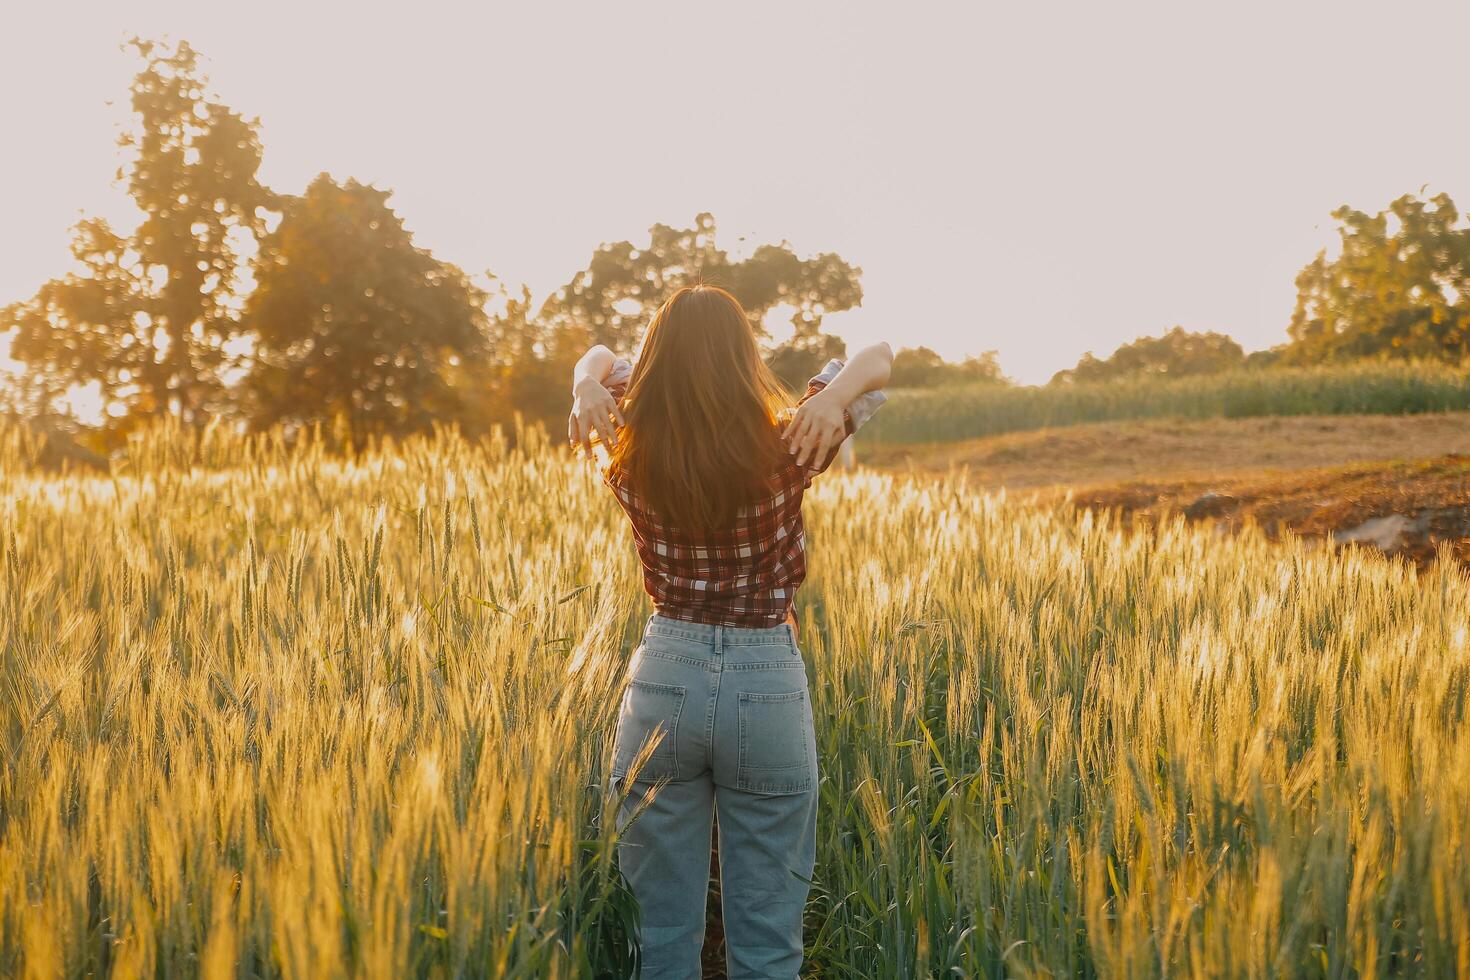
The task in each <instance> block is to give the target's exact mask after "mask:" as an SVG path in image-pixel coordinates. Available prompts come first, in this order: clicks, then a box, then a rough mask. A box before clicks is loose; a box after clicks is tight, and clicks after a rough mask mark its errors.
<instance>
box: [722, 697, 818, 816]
mask: <svg viewBox="0 0 1470 980" xmlns="http://www.w3.org/2000/svg"><path fill="white" fill-rule="evenodd" d="M739 713H740V758H739V771H738V772H737V773H736V775H735V784H736V786H737V787H738V788H739V789H741V790H744V791H745V792H748V793H770V794H780V793H805V792H807V791H808V790H810V789H811V788H812V783H813V781H814V779H815V775H816V760H815V759H813V758H812V754H811V748H810V742H811V737H810V732H809V731H808V728H809V727H810V722H809V718H810V711H809V709H808V707H807V703H806V691H790V692H788V693H782V694H765V693H760V692H756V691H743V692H741V694H740V701H739Z"/></svg>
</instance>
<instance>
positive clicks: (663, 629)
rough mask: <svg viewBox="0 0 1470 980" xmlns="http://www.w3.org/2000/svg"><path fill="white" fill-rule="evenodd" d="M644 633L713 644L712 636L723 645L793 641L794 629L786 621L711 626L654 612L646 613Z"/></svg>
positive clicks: (750, 644)
mask: <svg viewBox="0 0 1470 980" xmlns="http://www.w3.org/2000/svg"><path fill="white" fill-rule="evenodd" d="M644 632H645V633H649V634H653V635H655V636H677V637H679V638H680V639H684V640H694V641H695V642H697V643H708V644H711V645H713V644H714V642H715V638H716V637H719V641H720V643H721V644H722V645H724V646H763V645H765V644H769V643H784V642H786V641H787V640H791V641H793V642H794V641H795V640H796V633H795V632H794V631H793V630H792V629H791V626H790V624H789V623H782V624H780V625H779V626H714V625H712V624H710V623H694V622H690V621H688V620H683V619H670V618H669V617H667V616H660V615H659V614H658V613H654V614H653V615H652V616H649V617H648V627H647V629H646V630H645V631H644Z"/></svg>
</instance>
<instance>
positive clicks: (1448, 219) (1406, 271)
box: [1285, 194, 1470, 363]
mask: <svg viewBox="0 0 1470 980" xmlns="http://www.w3.org/2000/svg"><path fill="white" fill-rule="evenodd" d="M1332 216H1333V217H1334V218H1336V219H1337V221H1338V222H1339V224H1340V228H1339V230H1338V233H1339V236H1340V237H1341V240H1342V253H1341V255H1339V256H1338V257H1337V258H1334V259H1330V260H1329V259H1328V258H1327V255H1326V253H1325V252H1323V253H1319V254H1318V255H1317V258H1316V259H1315V260H1313V261H1312V263H1311V264H1310V265H1308V266H1307V267H1306V268H1305V269H1303V270H1302V271H1301V274H1300V275H1298V276H1297V279H1296V285H1297V302H1296V310H1295V311H1294V312H1293V314H1292V317H1291V326H1290V328H1289V330H1288V332H1289V333H1290V335H1291V344H1290V345H1289V346H1288V347H1287V349H1286V352H1285V353H1286V358H1287V359H1288V360H1290V361H1292V362H1295V363H1315V362H1319V361H1328V360H1350V359H1355V358H1363V357H1391V358H1428V359H1433V360H1445V361H1453V362H1458V361H1462V360H1464V359H1465V358H1466V356H1467V355H1470V228H1466V227H1464V226H1463V225H1462V224H1461V215H1460V213H1459V212H1458V211H1457V210H1456V209H1455V204H1454V202H1453V201H1451V200H1450V198H1449V197H1448V196H1447V195H1444V194H1440V195H1438V196H1436V197H1432V198H1430V199H1429V200H1427V201H1424V200H1420V199H1419V198H1418V197H1416V196H1414V195H1412V194H1407V195H1405V196H1403V197H1401V198H1399V199H1398V200H1396V201H1394V202H1393V203H1392V204H1390V205H1389V207H1388V210H1387V211H1380V212H1378V213H1377V214H1374V215H1369V214H1365V213H1363V212H1361V211H1355V210H1353V209H1352V208H1349V207H1341V208H1338V209H1337V210H1336V211H1334V212H1333V213H1332Z"/></svg>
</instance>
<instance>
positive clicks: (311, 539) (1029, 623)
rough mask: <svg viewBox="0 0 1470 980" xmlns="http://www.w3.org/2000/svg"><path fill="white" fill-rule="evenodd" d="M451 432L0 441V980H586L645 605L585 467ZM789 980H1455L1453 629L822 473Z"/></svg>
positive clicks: (619, 524) (597, 967)
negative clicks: (57, 457) (812, 877)
mask: <svg viewBox="0 0 1470 980" xmlns="http://www.w3.org/2000/svg"><path fill="white" fill-rule="evenodd" d="M521 445H522V448H520V449H510V448H507V445H506V444H505V443H504V442H501V443H494V444H489V445H484V446H472V445H470V444H468V443H465V442H462V441H460V440H458V439H457V438H455V437H453V436H448V435H441V436H438V437H436V438H434V439H425V440H414V441H410V442H407V443H404V444H402V445H398V446H391V445H390V446H381V447H377V448H374V449H371V450H369V451H368V452H366V453H364V454H363V455H361V456H360V457H358V458H356V459H355V460H353V461H343V460H341V459H337V458H333V457H331V456H330V455H328V454H327V453H326V452H325V450H323V449H322V448H321V447H320V446H319V445H315V444H306V445H302V446H298V447H296V448H293V449H287V448H285V447H284V446H283V445H281V444H280V443H279V441H273V440H272V439H270V438H263V439H260V440H257V441H249V442H247V441H242V440H239V439H237V438H234V437H230V436H226V435H224V434H223V433H221V432H219V431H215V432H212V433H205V434H204V435H202V436H198V437H185V436H182V435H170V434H168V433H166V432H161V431H160V432H155V433H153V434H151V435H146V436H144V437H141V438H137V439H135V441H134V443H133V444H132V447H131V449H130V451H129V454H128V457H127V459H126V460H125V461H123V462H122V463H121V464H119V465H118V466H117V467H116V470H115V473H114V475H112V476H111V477H105V476H104V477H99V476H97V475H68V476H58V475H55V474H46V473H42V472H38V471H34V470H32V469H31V468H30V467H29V466H28V465H27V463H26V458H27V457H28V455H29V454H30V453H31V452H32V451H33V449H34V447H32V446H30V445H29V444H27V443H25V442H24V440H23V439H22V437H21V436H20V435H19V433H11V434H9V435H8V436H6V437H5V443H4V447H3V449H0V550H3V552H4V557H3V564H0V739H3V753H0V759H3V768H0V975H4V976H13V975H18V976H34V977H53V976H67V977H82V976H89V975H92V976H95V975H102V974H109V975H111V976H118V977H134V976H144V975H146V976H174V977H177V976H193V975H205V976H210V977H227V976H242V977H254V976H271V977H273V976H285V977H308V976H327V975H338V974H351V975H368V976H376V977H399V976H516V977H569V976H597V975H602V976H609V975H621V974H625V973H627V972H628V971H629V970H630V969H631V968H632V965H633V957H634V956H635V955H636V953H635V950H634V949H633V947H632V945H631V921H632V916H634V915H635V914H636V910H635V909H634V907H633V906H632V903H631V902H630V900H629V897H628V895H627V893H626V892H625V891H623V890H622V889H621V888H620V886H619V883H618V879H617V876H616V872H615V866H614V865H613V864H612V863H611V853H612V851H611V834H610V830H609V828H608V827H606V826H605V825H603V824H602V823H601V822H600V820H599V814H600V812H601V811H602V808H603V807H604V806H605V805H606V795H605V789H604V782H605V778H604V777H605V759H606V757H607V754H608V750H609V742H610V739H611V735H612V725H613V721H614V714H613V712H614V708H615V705H616V704H617V702H618V698H619V694H620V690H619V687H620V680H621V677H622V672H623V670H624V666H625V662H626V659H627V657H628V654H629V652H630V644H631V643H632V642H633V641H634V638H635V637H636V635H637V634H638V632H639V630H640V629H641V626H642V622H643V618H644V617H645V616H646V615H647V612H648V609H647V606H646V604H645V602H644V600H643V598H642V593H641V592H640V591H639V588H638V578H637V568H636V563H635V558H634V555H633V550H632V546H631V541H630V538H629V534H628V531H627V529H626V528H625V526H624V523H625V522H624V521H623V519H622V518H621V516H620V512H619V511H618V510H617V508H616V507H615V505H614V504H613V502H612V500H611V498H610V497H609V496H608V495H607V494H606V492H605V491H604V490H603V489H602V488H600V487H599V485H598V484H597V482H596V481H595V480H594V478H593V476H592V474H591V473H590V471H589V470H588V469H586V468H585V467H584V466H583V465H580V464H577V463H573V462H571V461H570V460H569V459H568V458H567V457H566V455H565V454H563V453H561V452H558V451H553V450H552V449H550V448H548V447H547V446H545V445H544V444H543V443H542V442H541V440H540V439H539V438H538V437H536V436H535V435H534V434H531V435H530V436H529V437H527V438H526V439H524V440H523V441H522V443H521ZM807 514H808V524H809V535H810V543H811V548H812V558H813V562H812V574H811V577H810V579H809V581H808V585H807V587H806V588H805V590H804V591H803V593H802V596H801V601H800V613H801V619H802V630H801V642H802V646H803V648H804V650H805V652H806V656H807V658H808V660H809V669H810V671H811V674H812V677H813V678H814V683H813V685H812V691H813V698H814V708H815V712H816V720H817V734H818V744H819V747H820V752H821V764H822V769H823V779H822V784H821V800H822V812H821V817H820V840H819V845H818V847H819V850H818V863H817V871H816V886H815V888H814V890H813V897H812V901H811V905H810V908H809V915H808V920H807V921H808V926H807V947H808V963H809V968H810V969H811V971H812V972H813V973H814V974H817V975H821V976H829V977H865V978H866V977H911V976H916V977H923V976H939V975H962V976H986V977H1002V976H1008V977H1009V976H1023V977H1024V976H1094V975H1095V976H1102V977H1120V978H1121V977H1148V976H1164V975H1167V976H1176V977H1187V976H1201V977H1203V976H1211V977H1217V976H1262V977H1264V976H1280V975H1287V976H1304V977H1343V976H1365V977H1367V976H1385V975H1409V976H1451V975H1456V974H1458V975H1461V976H1464V975H1467V974H1470V727H1467V723H1466V717H1465V716H1466V701H1467V695H1470V590H1467V588H1466V586H1467V584H1470V583H1467V581H1466V579H1465V577H1464V574H1463V573H1462V572H1461V571H1459V570H1458V568H1457V567H1453V566H1450V565H1449V564H1448V563H1444V564H1441V565H1439V566H1436V567H1435V568H1434V569H1432V570H1431V571H1430V572H1428V573H1427V574H1425V575H1423V576H1422V577H1418V576H1416V575H1415V573H1414V572H1413V571H1412V570H1410V569H1408V568H1407V567H1406V566H1403V565H1399V564H1394V563H1391V562H1387V561H1384V560H1381V559H1377V558H1373V557H1370V556H1368V555H1366V554H1341V555H1338V554H1333V553H1330V552H1328V551H1325V550H1320V549H1317V550H1313V549H1308V548H1307V547H1305V546H1304V545H1301V544H1293V543H1287V544H1285V545H1280V544H1270V543H1268V542H1266V541H1265V540H1264V539H1263V538H1261V537H1259V536H1257V535H1255V534H1251V533H1247V534H1244V535H1241V536H1239V537H1218V536H1216V535H1214V534H1212V533H1209V532H1200V531H1194V530H1190V529H1187V528H1185V527H1184V526H1182V525H1179V524H1171V525H1168V526H1166V527H1164V528H1163V529H1162V530H1160V531H1159V532H1157V534H1138V535H1134V534H1131V533H1129V532H1126V531H1125V530H1123V529H1121V528H1119V527H1117V526H1113V525H1110V524H1107V523H1104V522H1101V521H1098V520H1095V519H1093V518H1091V517H1088V516H1077V515H1075V514H1073V513H1071V512H1070V511H1062V510H1057V511H1050V510H1038V509H1029V508H1027V507H1024V506H1021V505H1019V504H1016V503H1014V502H1008V501H1007V500H1005V499H1004V498H1003V497H996V496H990V495H986V494H984V493H981V492H979V491H976V490H972V489H968V488H966V487H965V486H964V485H963V484H961V483H957V482H941V481H935V482H925V481H922V480H918V479H914V480H910V479H909V478H906V477H897V476H891V475H881V474H876V473H871V472H861V471H860V472H857V473H852V474H832V475H830V476H828V477H824V478H823V480H822V481H821V482H820V484H819V486H818V488H817V489H815V490H814V492H813V495H812V497H811V498H810V502H809V504H808V507H807Z"/></svg>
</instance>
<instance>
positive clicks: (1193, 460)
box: [859, 413, 1470, 568]
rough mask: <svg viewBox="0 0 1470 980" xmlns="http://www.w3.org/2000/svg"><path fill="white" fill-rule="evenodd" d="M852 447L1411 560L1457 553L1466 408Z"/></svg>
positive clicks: (1463, 512) (1144, 515)
mask: <svg viewBox="0 0 1470 980" xmlns="http://www.w3.org/2000/svg"><path fill="white" fill-rule="evenodd" d="M859 455H860V457H861V459H862V462H864V463H865V464H868V465H874V466H884V467H889V468H896V469H897V468H902V469H908V470H912V471H918V472H931V473H935V472H955V471H956V470H963V471H964V473H965V478H966V479H968V480H970V481H972V482H974V483H976V484H978V485H980V486H987V487H995V488H1002V487H1003V488H1006V489H1009V490H1014V491H1022V492H1025V493H1028V494H1030V495H1032V496H1034V497H1036V498H1037V499H1041V500H1066V501H1068V502H1069V503H1070V505H1071V506H1075V507H1079V508H1090V509H1096V510H1108V511H1115V512H1117V513H1120V514H1123V515H1127V516H1131V517H1134V518H1136V519H1138V520H1140V521H1143V522H1149V523H1152V522H1157V521H1159V520H1163V519H1165V518H1167V517H1170V516H1173V515H1181V516H1183V517H1184V518H1185V519H1187V520H1190V521H1195V522H1203V523H1210V524H1212V525H1213V526H1215V527H1218V528H1220V529H1221V530H1222V531H1229V530H1236V529H1239V528H1241V527H1243V526H1245V525H1246V524H1255V525H1256V526H1258V527H1260V528H1261V529H1262V530H1264V531H1265V532H1266V533H1268V534H1272V535H1278V534H1282V533H1285V532H1291V533H1293V534H1297V535H1302V536H1305V537H1313V538H1319V539H1321V540H1323V541H1325V542H1330V543H1332V544H1334V545H1338V546H1341V547H1364V548H1371V549H1374V550H1376V551H1380V552H1382V553H1384V554H1388V555H1394V556H1399V557H1402V558H1404V559H1406V560H1408V561H1411V562H1413V563H1414V564H1415V565H1417V566H1418V567H1420V568H1425V567H1428V565H1429V564H1430V563H1431V562H1432V561H1433V560H1434V558H1435V556H1436V555H1437V554H1438V553H1440V552H1441V551H1443V552H1446V553H1448V554H1449V555H1452V556H1453V557H1455V558H1458V559H1459V560H1461V561H1464V562H1466V563H1470V413H1449V414H1436V415H1405V416H1384V415H1352V416H1330V417H1315V416H1308V417H1296V418H1262V419H1216V420H1209V421H1179V422H1171V421H1147V422H1131V423H1122V422H1120V423H1103V424H1096V425H1079V426H1072V427H1068V428H1064V429H1049V430H1042V431H1038V432H1022V433H1012V434H1009V435H1004V436H996V437H993V438H988V439H979V440H973V441H970V442H965V443H957V444H953V445H949V446H910V447H884V448H871V449H866V450H865V451H861V452H860V454H859Z"/></svg>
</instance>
